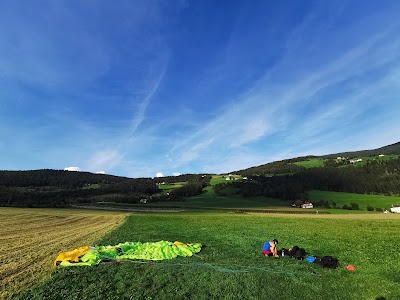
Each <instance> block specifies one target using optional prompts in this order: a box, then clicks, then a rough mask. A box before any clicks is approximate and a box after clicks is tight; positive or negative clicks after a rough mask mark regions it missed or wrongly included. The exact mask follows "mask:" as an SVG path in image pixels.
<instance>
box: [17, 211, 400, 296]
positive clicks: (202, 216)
mask: <svg viewBox="0 0 400 300" xmlns="http://www.w3.org/2000/svg"><path fill="white" fill-rule="evenodd" d="M373 218H375V219H372V218H371V216H369V215H365V216H360V215H358V216H355V215H348V216H343V215H342V216H338V217H335V216H333V215H331V216H329V217H324V216H312V217H307V216H302V217H297V216H286V215H250V214H233V213H230V214H229V213H165V214H134V215H132V216H131V217H129V219H128V220H127V222H126V223H124V224H123V225H122V226H121V227H119V228H118V229H116V230H114V231H113V232H111V233H110V234H107V235H106V236H105V237H104V238H103V239H101V240H99V241H98V243H99V244H111V245H112V244H116V243H119V242H124V241H142V242H146V241H158V240H170V241H175V240H178V241H182V242H186V243H189V242H201V243H203V244H204V245H205V246H206V247H205V248H204V249H203V250H202V252H201V254H200V255H198V256H194V257H186V258H177V259H174V260H171V261H161V262H125V263H108V264H102V265H98V266H94V267H79V268H64V269H62V268H59V269H57V270H56V271H55V272H54V274H53V277H52V278H51V280H49V281H46V282H44V283H43V284H41V285H40V286H37V287H35V288H34V289H32V290H30V291H29V292H28V293H25V294H23V295H19V296H18V298H19V299H270V298H274V299H375V298H377V297H384V299H399V298H400V287H399V286H400V285H399V283H400V276H399V272H398V271H399V270H400V253H399V251H398V237H399V233H398V228H399V225H400V219H399V218H396V216H393V215H390V217H388V218H391V219H382V218H383V215H381V216H380V217H379V218H378V217H377V215H373ZM270 238H277V239H278V240H279V241H280V243H279V247H291V246H294V245H299V246H301V247H304V248H305V249H306V250H307V251H308V252H310V254H312V255H319V256H323V255H332V256H335V257H337V258H338V259H339V261H340V263H341V266H340V268H339V269H337V270H329V269H322V268H320V267H319V266H318V265H314V264H309V263H307V262H306V261H297V260H293V259H290V258H286V257H283V258H268V257H264V256H262V255H261V253H260V249H261V246H262V244H263V243H264V241H265V240H267V239H270ZM347 264H352V265H354V266H355V267H356V271H354V272H351V271H348V270H347V269H346V268H345V266H346V265H347ZM381 299H383V298H381Z"/></svg>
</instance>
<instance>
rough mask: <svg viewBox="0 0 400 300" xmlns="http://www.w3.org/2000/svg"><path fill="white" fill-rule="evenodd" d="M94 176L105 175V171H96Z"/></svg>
mask: <svg viewBox="0 0 400 300" xmlns="http://www.w3.org/2000/svg"><path fill="white" fill-rule="evenodd" d="M96 174H106V172H105V171H97V172H96Z"/></svg>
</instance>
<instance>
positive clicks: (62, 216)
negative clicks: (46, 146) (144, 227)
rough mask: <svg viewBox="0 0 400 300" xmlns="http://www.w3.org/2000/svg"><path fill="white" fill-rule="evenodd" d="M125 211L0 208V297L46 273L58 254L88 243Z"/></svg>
mask: <svg viewBox="0 0 400 300" xmlns="http://www.w3.org/2000/svg"><path fill="white" fill-rule="evenodd" d="M125 217H126V214H124V213H115V212H91V211H79V210H63V209H29V208H0V299H3V298H9V297H11V296H12V295H13V294H14V293H15V292H17V291H19V290H20V289H22V288H26V287H28V286H30V285H31V284H33V283H35V282H38V281H40V280H41V279H42V278H43V277H46V275H49V274H50V271H51V270H52V269H53V261H54V259H55V258H56V257H57V255H58V253H60V252H64V251H69V250H72V249H74V248H77V247H80V246H83V245H91V244H93V243H94V242H95V241H96V240H98V239H100V238H101V237H102V236H103V235H104V234H106V233H107V232H109V231H110V230H112V229H114V228H115V227H116V226H118V225H120V224H122V222H123V221H124V220H125Z"/></svg>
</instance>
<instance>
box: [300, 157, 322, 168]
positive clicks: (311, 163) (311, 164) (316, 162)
mask: <svg viewBox="0 0 400 300" xmlns="http://www.w3.org/2000/svg"><path fill="white" fill-rule="evenodd" d="M294 164H295V165H298V166H300V167H305V168H307V169H309V168H316V167H322V166H323V165H324V159H322V158H310V159H308V160H304V161H298V162H295V163H294Z"/></svg>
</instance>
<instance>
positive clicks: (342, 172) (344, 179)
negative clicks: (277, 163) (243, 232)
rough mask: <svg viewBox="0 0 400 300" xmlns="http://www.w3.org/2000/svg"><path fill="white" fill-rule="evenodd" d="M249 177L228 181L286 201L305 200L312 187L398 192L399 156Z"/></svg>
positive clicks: (245, 190)
mask: <svg viewBox="0 0 400 300" xmlns="http://www.w3.org/2000/svg"><path fill="white" fill-rule="evenodd" d="M249 179H251V180H249V181H241V182H232V183H228V184H231V185H232V186H234V187H239V188H241V189H242V192H243V195H244V196H260V195H264V196H268V197H274V198H280V199H283V200H295V199H306V192H307V191H308V190H313V189H317V190H324V191H336V192H350V193H358V194H365V193H377V194H386V195H399V194H400V158H398V159H391V160H382V161H369V162H367V163H366V164H365V165H363V166H357V167H355V166H354V167H352V166H351V167H346V168H337V167H320V168H311V169H307V170H304V171H301V172H297V173H295V174H292V175H283V176H272V177H270V176H262V175H261V176H250V177H249ZM218 188H220V187H217V189H218Z"/></svg>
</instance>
